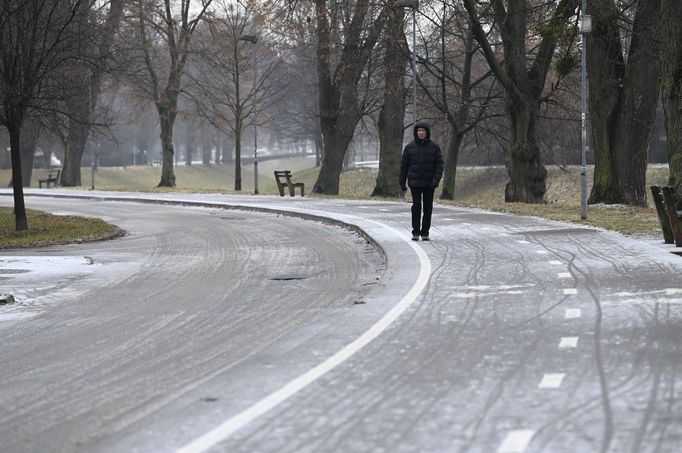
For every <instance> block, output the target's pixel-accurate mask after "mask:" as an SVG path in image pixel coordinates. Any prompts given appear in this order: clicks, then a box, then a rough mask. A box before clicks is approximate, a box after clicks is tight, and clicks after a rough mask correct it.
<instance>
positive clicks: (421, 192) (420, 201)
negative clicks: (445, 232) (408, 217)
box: [410, 186, 436, 236]
mask: <svg viewBox="0 0 682 453" xmlns="http://www.w3.org/2000/svg"><path fill="white" fill-rule="evenodd" d="M435 190H436V189H432V188H431V187H411V186H410V192H412V235H413V236H428V235H429V229H430V228H431V213H432V212H433V193H434V192H435ZM422 205H423V206H424V217H422Z"/></svg>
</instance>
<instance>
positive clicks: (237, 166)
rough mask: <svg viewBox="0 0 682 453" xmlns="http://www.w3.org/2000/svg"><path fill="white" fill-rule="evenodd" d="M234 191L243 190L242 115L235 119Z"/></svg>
mask: <svg viewBox="0 0 682 453" xmlns="http://www.w3.org/2000/svg"><path fill="white" fill-rule="evenodd" d="M234 190H235V191H237V192H239V191H241V190H242V120H241V114H239V115H237V117H236V118H235V125H234Z"/></svg>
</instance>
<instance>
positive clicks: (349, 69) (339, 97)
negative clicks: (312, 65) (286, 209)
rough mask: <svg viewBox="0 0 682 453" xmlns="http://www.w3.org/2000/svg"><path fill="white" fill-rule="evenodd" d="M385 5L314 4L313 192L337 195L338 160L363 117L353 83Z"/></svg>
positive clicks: (377, 30) (325, 0)
mask: <svg viewBox="0 0 682 453" xmlns="http://www.w3.org/2000/svg"><path fill="white" fill-rule="evenodd" d="M387 8H390V5H386V4H381V3H378V2H372V1H369V0H366V1H360V2H355V3H352V4H351V2H330V1H328V0H315V13H316V30H315V31H316V38H317V71H318V80H319V82H318V83H319V90H320V91H319V93H320V94H319V104H320V125H321V128H322V134H323V137H324V156H323V158H322V166H321V167H320V173H319V175H318V177H317V181H316V182H315V185H314V186H313V192H316V193H324V194H334V195H335V194H338V193H339V178H340V176H341V170H342V168H343V159H344V156H345V154H346V150H347V148H348V144H349V143H350V141H351V139H352V137H353V133H354V131H355V127H356V125H357V124H358V121H359V120H360V118H361V117H362V112H361V110H360V107H359V101H358V81H359V80H360V78H361V75H362V72H363V70H364V69H365V67H366V66H367V63H368V61H369V58H370V56H371V54H372V52H373V50H374V47H375V45H376V43H377V41H378V39H379V37H380V36H381V32H382V30H383V27H384V23H385V20H386V15H387V10H386V9H387Z"/></svg>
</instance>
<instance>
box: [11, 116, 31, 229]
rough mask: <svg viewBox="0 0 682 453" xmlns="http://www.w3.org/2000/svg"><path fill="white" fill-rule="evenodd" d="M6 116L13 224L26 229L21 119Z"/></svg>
mask: <svg viewBox="0 0 682 453" xmlns="http://www.w3.org/2000/svg"><path fill="white" fill-rule="evenodd" d="M8 116H10V117H9V118H7V130H8V132H9V143H10V148H11V155H12V191H13V195H14V225H15V230H16V231H26V230H28V221H27V220H26V205H25V204H24V186H23V184H22V182H21V120H17V119H16V118H12V117H11V115H8Z"/></svg>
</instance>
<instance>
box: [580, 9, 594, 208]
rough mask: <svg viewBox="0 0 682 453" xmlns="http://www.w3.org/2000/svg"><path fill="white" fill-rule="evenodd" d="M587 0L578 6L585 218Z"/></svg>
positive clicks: (582, 180)
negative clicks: (580, 47)
mask: <svg viewBox="0 0 682 453" xmlns="http://www.w3.org/2000/svg"><path fill="white" fill-rule="evenodd" d="M586 12H587V0H582V5H581V8H580V43H581V46H582V52H581V68H580V98H581V99H580V101H581V107H580V110H581V115H580V117H581V165H580V218H581V219H583V220H585V219H587V150H588V149H589V142H588V141H587V111H588V105H587V35H588V34H589V33H590V32H591V31H592V17H591V16H589V15H587V14H586Z"/></svg>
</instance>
